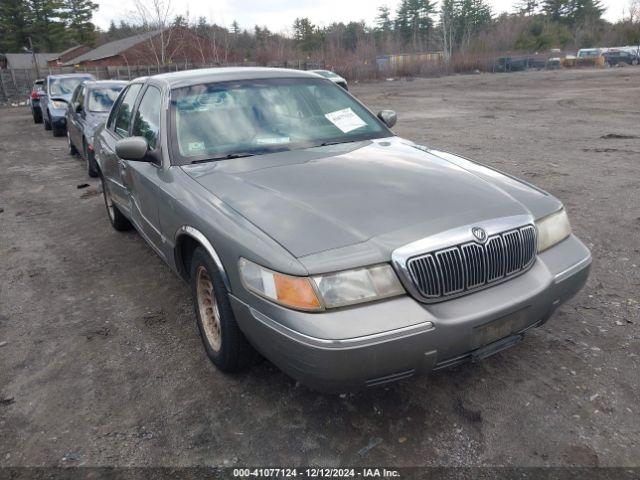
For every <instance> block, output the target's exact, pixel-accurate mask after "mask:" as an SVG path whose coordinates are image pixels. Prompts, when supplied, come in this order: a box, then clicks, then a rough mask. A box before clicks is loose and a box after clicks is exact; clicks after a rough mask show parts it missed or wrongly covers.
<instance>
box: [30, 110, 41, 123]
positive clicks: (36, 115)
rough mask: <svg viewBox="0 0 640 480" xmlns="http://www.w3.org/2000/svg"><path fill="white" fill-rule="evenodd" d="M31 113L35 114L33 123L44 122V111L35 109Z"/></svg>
mask: <svg viewBox="0 0 640 480" xmlns="http://www.w3.org/2000/svg"><path fill="white" fill-rule="evenodd" d="M31 113H32V114H33V123H42V112H39V111H36V110H33V111H32V112H31Z"/></svg>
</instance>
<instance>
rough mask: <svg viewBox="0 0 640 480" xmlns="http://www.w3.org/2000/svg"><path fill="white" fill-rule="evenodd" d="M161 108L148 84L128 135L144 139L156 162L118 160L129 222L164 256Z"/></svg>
mask: <svg viewBox="0 0 640 480" xmlns="http://www.w3.org/2000/svg"><path fill="white" fill-rule="evenodd" d="M161 106H162V92H161V90H160V89H159V88H158V87H156V86H154V85H148V86H147V88H146V89H145V91H144V93H143V94H142V99H141V100H140V102H139V104H138V107H137V109H136V111H135V113H134V116H133V126H132V129H131V136H134V137H144V138H145V139H146V140H147V143H148V145H149V152H150V155H151V156H153V157H154V158H156V159H157V161H154V162H148V161H144V162H136V161H131V160H122V159H119V161H120V162H121V165H122V167H121V168H122V181H123V184H124V185H125V187H126V189H127V192H128V193H129V208H130V212H131V220H132V221H133V223H134V224H135V225H136V228H137V230H138V232H140V234H141V235H143V236H144V237H145V239H146V240H147V242H149V243H150V244H151V245H152V246H153V247H154V248H155V249H156V251H157V252H158V253H159V254H160V255H161V256H162V257H164V254H163V253H162V249H161V247H162V243H163V240H164V237H163V235H162V233H161V231H160V224H159V213H158V192H159V186H158V185H159V184H160V183H161V182H162V179H161V177H162V160H161V159H162V153H161V146H160V119H161V113H160V112H161Z"/></svg>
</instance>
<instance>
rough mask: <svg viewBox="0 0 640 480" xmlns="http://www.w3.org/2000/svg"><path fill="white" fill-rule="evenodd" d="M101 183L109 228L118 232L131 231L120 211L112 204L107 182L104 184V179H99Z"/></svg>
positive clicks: (128, 222) (130, 226)
mask: <svg viewBox="0 0 640 480" xmlns="http://www.w3.org/2000/svg"><path fill="white" fill-rule="evenodd" d="M101 181H102V196H103V197H104V205H105V207H106V208H107V216H108V217H109V222H110V223H111V226H112V227H113V228H114V229H116V230H118V231H119V232H124V231H126V230H131V228H132V225H131V222H130V221H129V219H128V218H127V217H125V216H124V215H123V214H122V212H121V211H120V210H118V207H117V206H116V205H115V204H114V203H113V199H112V198H111V192H109V189H108V188H107V182H105V180H104V178H101Z"/></svg>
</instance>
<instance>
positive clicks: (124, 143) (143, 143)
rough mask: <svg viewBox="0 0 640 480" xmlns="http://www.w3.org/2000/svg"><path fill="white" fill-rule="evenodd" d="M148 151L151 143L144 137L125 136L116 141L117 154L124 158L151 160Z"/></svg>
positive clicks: (138, 160) (139, 160)
mask: <svg viewBox="0 0 640 480" xmlns="http://www.w3.org/2000/svg"><path fill="white" fill-rule="evenodd" d="M148 151H149V144H148V143H147V139H146V138H144V137H129V138H123V139H122V140H118V142H117V143H116V155H118V157H120V158H121V159H123V160H133V161H137V162H141V161H142V162H145V161H149V162H150V161H152V159H151V158H149V157H147V152H148Z"/></svg>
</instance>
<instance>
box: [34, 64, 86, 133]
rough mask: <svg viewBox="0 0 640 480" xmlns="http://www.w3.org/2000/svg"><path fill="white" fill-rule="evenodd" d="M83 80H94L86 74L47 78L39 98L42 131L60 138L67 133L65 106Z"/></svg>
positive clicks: (50, 76) (69, 74)
mask: <svg viewBox="0 0 640 480" xmlns="http://www.w3.org/2000/svg"><path fill="white" fill-rule="evenodd" d="M84 80H94V76H93V75H91V74H88V73H68V74H61V75H49V76H47V79H46V81H45V91H44V95H43V96H41V97H40V108H41V110H42V118H43V121H44V129H45V130H52V131H53V136H54V137H61V136H62V135H64V134H65V132H66V131H67V119H66V114H67V104H68V103H69V100H71V96H72V95H73V91H74V90H75V89H76V87H77V86H78V84H79V83H81V82H82V81H84Z"/></svg>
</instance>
